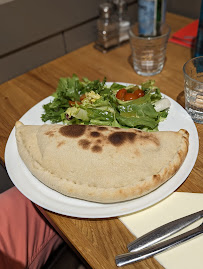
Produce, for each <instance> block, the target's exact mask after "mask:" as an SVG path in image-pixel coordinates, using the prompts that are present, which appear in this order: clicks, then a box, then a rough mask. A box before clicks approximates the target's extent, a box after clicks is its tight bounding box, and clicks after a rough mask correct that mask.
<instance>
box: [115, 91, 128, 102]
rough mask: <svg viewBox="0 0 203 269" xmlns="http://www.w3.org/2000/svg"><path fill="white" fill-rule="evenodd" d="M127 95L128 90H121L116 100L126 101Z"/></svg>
mask: <svg viewBox="0 0 203 269" xmlns="http://www.w3.org/2000/svg"><path fill="white" fill-rule="evenodd" d="M126 93H127V91H126V89H120V90H119V91H118V92H117V94H116V98H118V99H120V100H124V97H125V94H126Z"/></svg>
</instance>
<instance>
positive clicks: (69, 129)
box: [59, 125, 87, 137]
mask: <svg viewBox="0 0 203 269" xmlns="http://www.w3.org/2000/svg"><path fill="white" fill-rule="evenodd" d="M86 128H87V126H86V125H68V126H63V127H61V128H60V130H59V132H60V133H61V134H62V135H63V136H69V137H80V136H82V135H83V134H84V133H85V130H86Z"/></svg>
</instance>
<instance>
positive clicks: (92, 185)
mask: <svg viewBox="0 0 203 269" xmlns="http://www.w3.org/2000/svg"><path fill="white" fill-rule="evenodd" d="M15 127H16V140H17V147H18V151H19V154H20V156H21V158H22V160H23V161H24V163H25V165H26V166H27V168H28V169H29V170H30V172H31V173H32V174H33V175H34V176H35V177H36V178H37V179H38V180H40V181H41V182H42V183H44V184H45V185H46V186H48V187H49V188H52V189H53V190H55V191H57V192H60V193H62V194H63V195H66V196H69V197H74V198H79V199H83V200H87V201H93V202H99V203H115V202H120V201H126V200H130V199H135V198H138V197H141V196H143V195H145V194H147V193H149V192H152V191H153V190H155V189H156V188H158V187H159V186H160V185H162V184H163V183H164V182H166V181H167V180H168V179H170V178H171V177H172V176H173V175H174V174H175V173H176V172H177V171H178V169H179V168H180V166H181V165H182V163H183V161H184V159H185V157H186V155H187V152H188V144H189V134H188V132H187V131H186V130H183V129H181V130H180V131H178V132H173V131H159V132H144V131H141V130H138V129H132V128H131V129H120V128H117V127H109V126H94V125H69V126H67V125H59V124H50V125H48V124H44V125H23V124H22V123H21V122H19V121H18V122H16V125H15Z"/></svg>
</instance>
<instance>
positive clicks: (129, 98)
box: [124, 92, 137, 101]
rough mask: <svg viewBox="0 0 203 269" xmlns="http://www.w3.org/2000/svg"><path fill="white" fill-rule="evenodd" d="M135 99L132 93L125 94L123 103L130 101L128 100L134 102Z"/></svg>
mask: <svg viewBox="0 0 203 269" xmlns="http://www.w3.org/2000/svg"><path fill="white" fill-rule="evenodd" d="M134 99H137V98H136V95H135V94H134V93H130V92H129V93H126V94H125V96H124V101H130V100H134Z"/></svg>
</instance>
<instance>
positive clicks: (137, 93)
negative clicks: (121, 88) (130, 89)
mask: <svg viewBox="0 0 203 269" xmlns="http://www.w3.org/2000/svg"><path fill="white" fill-rule="evenodd" d="M134 95H135V99H138V98H140V97H142V96H144V91H142V90H136V91H134Z"/></svg>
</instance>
